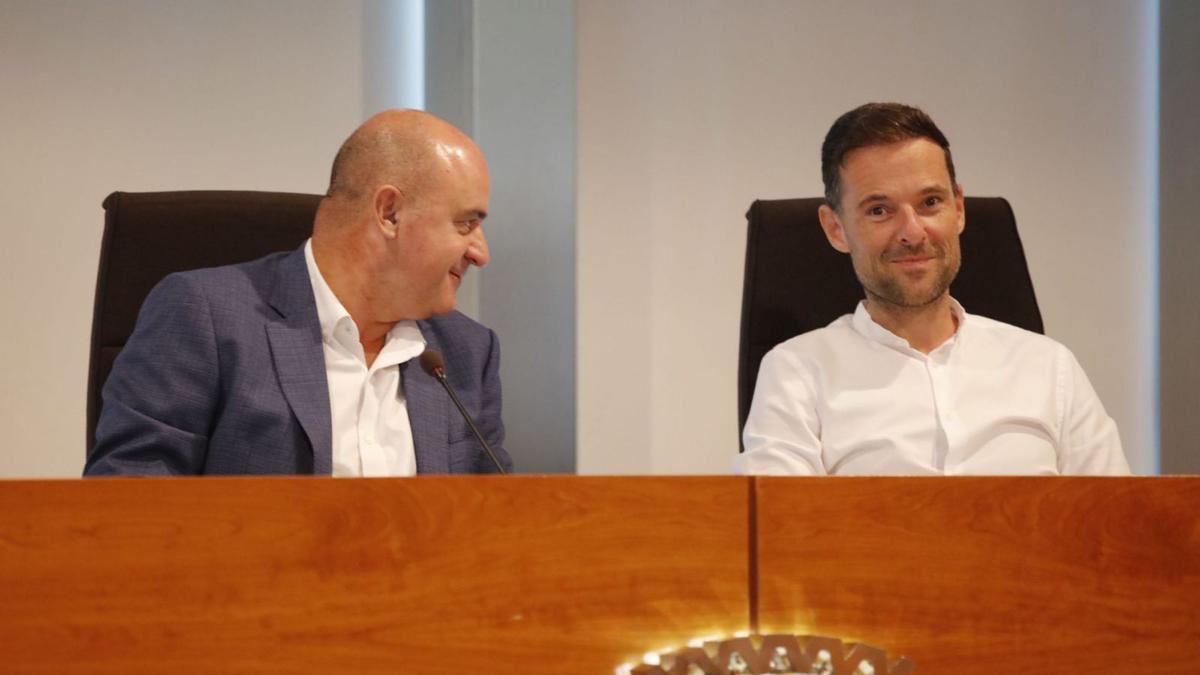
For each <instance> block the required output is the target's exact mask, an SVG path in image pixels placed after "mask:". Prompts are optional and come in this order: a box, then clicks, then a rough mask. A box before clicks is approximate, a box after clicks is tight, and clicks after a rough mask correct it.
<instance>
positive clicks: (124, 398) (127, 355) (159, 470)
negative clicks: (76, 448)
mask: <svg viewBox="0 0 1200 675" xmlns="http://www.w3.org/2000/svg"><path fill="white" fill-rule="evenodd" d="M219 391H220V385H219V364H218V362H217V341H216V336H215V333H214V330H213V321H212V309H211V307H210V305H209V302H208V300H207V298H206V297H205V294H204V292H203V289H202V288H201V287H200V286H199V284H197V283H196V281H195V280H194V279H193V278H191V277H190V276H189V275H186V274H173V275H171V276H168V277H167V278H165V279H164V280H163V281H161V282H160V283H159V284H158V285H157V286H155V288H154V289H153V290H152V291H151V292H150V294H149V296H147V298H146V301H145V302H144V303H143V305H142V309H141V311H140V312H139V314H138V320H137V324H136V326H135V328H134V331H133V335H131V336H130V338H129V341H128V342H127V343H126V345H125V347H124V348H123V349H122V350H121V353H120V355H118V356H117V359H116V361H115V362H114V363H113V369H112V372H111V373H110V374H109V377H108V380H107V381H106V382H105V384H104V389H103V391H102V396H103V401H104V402H103V407H102V408H101V412H100V419H99V422H98V424H97V427H96V445H95V450H94V452H93V453H92V455H91V457H89V458H88V461H87V464H86V466H85V467H84V474H85V475H87V476H100V475H179V474H199V473H202V472H203V469H204V464H205V458H206V455H207V451H208V440H209V434H210V430H211V427H212V420H213V418H214V416H215V414H216V410H217V407H218V405H219Z"/></svg>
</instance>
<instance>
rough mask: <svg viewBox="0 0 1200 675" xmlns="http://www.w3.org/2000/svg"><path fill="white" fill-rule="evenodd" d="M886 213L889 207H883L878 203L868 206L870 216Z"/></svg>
mask: <svg viewBox="0 0 1200 675" xmlns="http://www.w3.org/2000/svg"><path fill="white" fill-rule="evenodd" d="M886 213H887V209H885V208H883V207H882V206H880V205H878V204H876V205H875V206H871V207H869V208H867V215H868V216H874V217H876V218H878V217H879V216H882V215H885V214H886Z"/></svg>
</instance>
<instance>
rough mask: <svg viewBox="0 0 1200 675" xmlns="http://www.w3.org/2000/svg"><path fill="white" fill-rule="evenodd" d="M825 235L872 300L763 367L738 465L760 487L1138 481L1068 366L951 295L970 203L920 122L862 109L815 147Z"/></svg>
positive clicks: (1112, 427)
mask: <svg viewBox="0 0 1200 675" xmlns="http://www.w3.org/2000/svg"><path fill="white" fill-rule="evenodd" d="M821 162H822V174H823V178H824V182H825V200H826V204H824V205H822V206H821V207H820V213H819V217H820V221H821V227H822V229H823V230H824V231H825V235H826V237H827V238H828V240H829V243H830V244H831V245H832V246H833V247H834V248H835V249H837V250H838V251H841V252H843V253H848V254H849V255H850V261H851V263H852V264H853V266H854V271H855V275H856V276H857V277H858V279H859V281H860V283H861V284H862V286H863V291H864V293H865V295H866V299H865V300H864V301H862V302H861V303H860V304H859V306H858V308H857V310H856V311H855V313H854V314H852V315H849V314H848V315H845V316H842V317H841V318H839V319H837V320H836V321H834V322H833V323H832V324H830V325H829V326H827V327H826V328H823V329H819V330H815V331H812V332H809V333H805V334H803V335H799V336H797V337H794V338H792V339H791V340H788V341H786V342H784V343H782V344H780V345H778V346H776V347H775V349H773V350H772V351H771V352H770V353H768V354H767V355H766V357H764V359H763V361H762V365H761V366H760V368H759V374H758V382H757V384H756V386H755V391H754V399H753V402H752V404H751V408H750V414H749V417H748V418H747V420H746V426H745V429H744V430H743V442H744V445H745V452H744V454H742V455H741V456H739V457H738V459H737V460H736V462H735V467H736V469H737V470H738V471H739V472H742V473H752V474H783V475H788V474H794V475H832V474H843V475H849V474H898V475H922V474H932V475H968V474H1116V475H1120V474H1128V473H1129V466H1128V464H1127V463H1126V460H1125V457H1124V454H1123V452H1122V449H1121V441H1120V437H1119V435H1118V433H1117V427H1116V424H1115V423H1114V422H1113V420H1112V419H1111V418H1110V417H1109V416H1108V415H1107V414H1106V413H1105V411H1104V407H1103V405H1101V403H1100V401H1099V399H1098V398H1097V396H1096V393H1095V391H1094V390H1093V389H1092V386H1091V384H1090V383H1089V382H1088V379H1087V376H1086V375H1084V373H1083V370H1082V369H1081V368H1080V366H1079V364H1078V362H1077V361H1076V360H1075V358H1074V356H1073V355H1072V354H1071V353H1070V351H1069V350H1067V349H1066V348H1065V347H1063V346H1062V345H1060V344H1058V343H1057V342H1055V341H1053V340H1051V339H1050V338H1047V337H1045V336H1042V335H1038V334H1036V333H1031V332H1029V331H1025V330H1022V329H1020V328H1016V327H1014V326H1009V325H1007V324H1003V323H1000V322H997V321H993V320H991V319H987V318H985V317H981V316H975V315H971V314H967V313H966V312H965V311H964V310H963V308H962V307H961V306H960V305H959V304H958V303H957V302H956V301H955V300H954V299H953V298H951V297H950V295H949V288H950V283H951V282H952V281H953V280H954V277H955V275H957V273H958V269H959V264H960V254H959V242H958V237H959V234H960V233H961V232H962V230H963V227H964V225H965V222H966V221H965V213H964V207H963V191H962V186H961V185H959V184H958V183H957V181H956V179H955V174H954V164H953V161H952V159H951V155H950V144H949V142H948V141H947V140H946V137H945V136H944V135H943V134H942V132H941V131H940V130H939V129H938V128H937V126H936V125H935V124H934V122H933V120H931V119H930V118H929V117H928V116H927V115H926V114H925V113H924V112H922V111H921V110H918V109H916V108H912V107H909V106H904V105H900V104H894V103H884V104H867V105H864V106H861V107H859V108H856V109H854V110H852V111H850V112H848V113H846V114H845V115H843V116H842V117H840V118H839V119H838V120H837V121H836V122H835V123H834V125H833V127H832V128H831V129H830V131H829V133H828V134H827V135H826V137H825V142H824V145H823V146H822V150H821Z"/></svg>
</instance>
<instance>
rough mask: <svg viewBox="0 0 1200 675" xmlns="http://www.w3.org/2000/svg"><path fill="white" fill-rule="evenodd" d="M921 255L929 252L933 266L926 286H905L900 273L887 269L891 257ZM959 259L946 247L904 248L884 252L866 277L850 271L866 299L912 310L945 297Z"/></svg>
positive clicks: (955, 275)
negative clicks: (935, 266) (856, 278)
mask: <svg viewBox="0 0 1200 675" xmlns="http://www.w3.org/2000/svg"><path fill="white" fill-rule="evenodd" d="M922 253H933V254H934V260H935V262H936V265H937V269H936V270H935V273H934V274H935V276H934V277H933V279H932V281H931V282H930V283H928V284H921V285H919V286H914V285H912V284H905V283H904V278H903V276H904V272H903V271H902V270H892V269H889V267H890V265H891V264H892V263H891V260H892V259H894V258H897V257H903V256H907V255H919V254H922ZM961 260H962V258H961V256H959V255H958V252H957V251H950V250H948V247H946V246H938V245H934V246H933V250H932V251H927V250H925V249H924V248H916V249H908V248H905V249H903V250H901V251H891V252H887V253H884V254H883V255H882V256H880V259H879V263H878V265H876V266H873V267H872V268H871V270H869V274H867V273H863V272H862V271H860V270H859V269H858V268H857V266H855V270H854V271H855V273H856V275H857V276H858V281H859V283H861V284H862V287H863V290H864V291H865V292H866V294H867V295H868V296H869V297H871V298H873V299H874V300H876V301H878V302H882V303H885V304H888V305H892V306H894V307H900V308H905V309H915V308H919V307H926V306H928V305H930V304H932V303H934V302H937V301H938V300H940V299H941V298H942V297H943V296H945V295H946V292H947V291H948V290H949V289H950V284H951V283H952V282H953V281H954V278H955V277H957V276H958V270H959V267H960V264H961Z"/></svg>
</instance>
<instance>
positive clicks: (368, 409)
mask: <svg viewBox="0 0 1200 675" xmlns="http://www.w3.org/2000/svg"><path fill="white" fill-rule="evenodd" d="M304 257H305V259H306V260H307V261H308V278H309V280H310V281H311V282H312V288H313V295H314V296H315V297H316V300H317V318H318V319H320V322H321V344H322V347H323V349H324V352H325V377H326V379H327V380H328V382H329V412H330V418H331V419H330V421H331V422H332V424H333V475H334V476H412V475H415V474H416V473H417V458H416V454H415V453H414V450H413V438H412V426H411V425H410V424H409V421H408V407H407V406H406V405H405V399H404V388H403V387H401V386H400V364H401V363H404V362H405V361H408V360H409V359H411V358H414V357H416V356H419V355H420V354H421V352H423V351H425V338H424V336H422V335H421V329H420V328H418V327H417V324H416V322H414V321H401V322H399V323H397V324H396V325H395V326H392V329H391V330H390V331H388V334H387V338H386V341H385V342H384V345H383V349H382V350H380V352H379V355H378V356H376V357H375V361H374V363H372V364H371V367H370V368H367V358H366V354H365V352H364V351H363V348H362V343H360V342H359V340H358V326H357V325H355V323H354V320H353V319H351V318H350V313H349V312H347V311H346V308H345V307H343V306H342V303H341V302H340V301H338V299H337V296H336V295H334V294H333V291H332V290H331V289H330V288H329V284H328V283H326V282H325V277H323V276H322V275H321V271H320V270H319V269H318V268H317V261H316V258H314V257H313V252H312V240H311V239H309V240H308V243H307V244H305V245H304Z"/></svg>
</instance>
